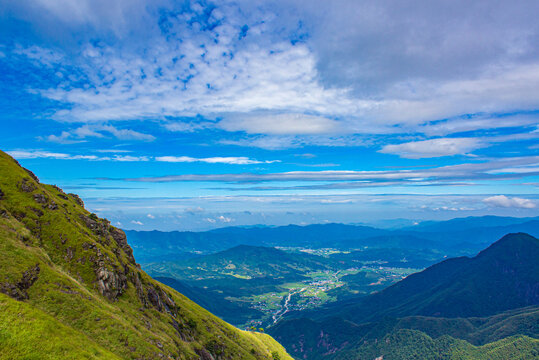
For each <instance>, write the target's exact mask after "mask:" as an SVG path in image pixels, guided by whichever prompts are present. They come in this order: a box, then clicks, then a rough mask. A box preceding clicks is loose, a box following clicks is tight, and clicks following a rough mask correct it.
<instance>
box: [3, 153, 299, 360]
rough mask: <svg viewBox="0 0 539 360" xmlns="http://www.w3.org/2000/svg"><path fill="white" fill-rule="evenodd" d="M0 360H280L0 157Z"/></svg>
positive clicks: (259, 337)
mask: <svg viewBox="0 0 539 360" xmlns="http://www.w3.org/2000/svg"><path fill="white" fill-rule="evenodd" d="M0 358H1V359H204V360H211V359H290V357H289V355H287V353H286V352H285V350H284V349H283V348H282V346H280V345H279V344H278V343H277V342H276V341H274V340H273V339H272V338H271V337H270V336H268V335H266V334H260V333H254V332H245V331H241V330H238V329H236V328H235V327H233V326H231V325H229V324H227V323H226V322H224V321H222V320H221V319H219V318H217V317H216V316H214V315H212V314H210V313H209V312H207V311H206V310H204V309H203V308H201V307H200V306H198V305H196V304H195V303H193V302H192V301H190V300H189V299H187V298H186V297H185V296H183V295H182V294H180V293H178V292H176V291H175V290H173V289H171V288H169V287H167V286H165V285H163V284H161V283H159V282H157V281H155V280H153V279H152V278H150V277H149V276H148V275H147V274H146V273H145V272H144V271H142V270H141V269H140V266H139V265H138V264H137V263H136V262H135V259H134V257H133V252H132V250H131V247H130V246H129V245H128V244H127V241H126V237H125V234H124V233H123V231H121V230H119V229H116V228H114V227H113V226H111V225H110V223H109V222H108V221H107V220H105V219H100V218H98V217H97V216H95V215H94V214H90V213H89V212H88V211H86V210H85V209H84V207H83V202H82V200H81V199H80V198H79V197H78V196H76V195H74V194H66V193H64V192H63V191H62V190H61V189H60V188H58V187H56V186H53V185H45V184H41V183H40V182H39V180H38V178H37V177H36V176H35V175H34V174H33V173H31V172H30V171H28V170H26V169H24V168H22V167H20V165H19V164H18V163H17V162H16V161H15V160H13V159H12V158H11V157H10V156H8V155H7V154H5V153H3V152H0Z"/></svg>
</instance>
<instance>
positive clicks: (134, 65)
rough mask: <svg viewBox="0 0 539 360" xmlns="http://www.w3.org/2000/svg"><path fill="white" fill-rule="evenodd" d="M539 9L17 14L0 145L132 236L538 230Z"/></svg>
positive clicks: (425, 6)
mask: <svg viewBox="0 0 539 360" xmlns="http://www.w3.org/2000/svg"><path fill="white" fill-rule="evenodd" d="M538 13H539V2H537V1H534V0H529V1H525V0H516V1H496V2H493V1H483V0H476V1H473V2H470V1H460V0H451V1H442V0H435V1H433V0H425V1H420V0H415V1H407V2H403V1H397V0H394V1H391V0H388V1H375V0H370V1H364V0H353V1H352V0H349V1H344V0H333V1H321V0H309V1H302V0H287V1H280V0H274V1H271V0H267V1H254V2H253V1H243V0H240V1H228V0H221V1H216V2H212V1H172V0H153V1H144V0H117V1H112V0H76V1H75V0H33V1H29V0H22V1H10V0H0V94H1V96H0V108H1V109H2V112H1V113H0V125H1V127H2V131H1V133H0V134H1V135H0V149H2V150H3V151H6V152H8V153H9V154H10V155H12V156H13V157H14V158H16V159H17V160H19V162H20V163H21V164H22V165H23V166H25V167H27V168H29V169H31V170H32V171H34V172H35V173H36V175H37V176H38V177H39V178H40V179H41V181H42V182H45V183H52V184H56V185H58V186H60V187H62V188H63V189H65V190H66V192H74V193H77V194H79V195H80V196H81V197H82V198H83V199H84V201H85V203H86V206H87V208H88V209H89V210H90V211H93V212H95V213H97V214H98V215H99V216H102V217H107V218H109V219H111V220H112V222H113V224H115V225H117V226H119V227H122V228H124V229H137V230H150V229H159V230H206V229H211V228H217V227H223V226H244V225H257V224H263V225H286V224H290V223H293V224H310V223H326V222H343V223H358V224H373V225H376V226H391V224H412V223H415V222H418V221H422V220H427V219H434V220H436V219H449V218H454V217H462V216H481V215H502V216H519V217H524V216H539V22H537V19H536V15H537V14H538ZM388 220H392V221H388Z"/></svg>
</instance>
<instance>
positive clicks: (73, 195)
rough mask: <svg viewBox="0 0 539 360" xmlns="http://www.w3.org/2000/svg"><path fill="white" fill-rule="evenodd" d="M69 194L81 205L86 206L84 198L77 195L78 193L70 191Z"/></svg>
mask: <svg viewBox="0 0 539 360" xmlns="http://www.w3.org/2000/svg"><path fill="white" fill-rule="evenodd" d="M67 195H68V196H71V198H72V199H73V200H75V202H76V203H77V204H79V205H80V206H82V207H84V201H82V199H81V198H80V197H79V196H78V195H77V194H72V193H69V194H67Z"/></svg>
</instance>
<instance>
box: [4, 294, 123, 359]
mask: <svg viewBox="0 0 539 360" xmlns="http://www.w3.org/2000/svg"><path fill="white" fill-rule="evenodd" d="M0 359H28V360H30V359H35V360H48V359H51V360H52V359H111V360H115V359H120V357H118V356H116V355H115V354H113V353H111V352H110V351H108V350H106V349H105V348H103V347H102V346H100V345H99V344H98V343H96V342H95V341H94V340H92V339H90V338H89V337H88V336H86V335H84V334H82V333H80V332H78V331H74V329H73V328H71V327H68V326H65V325H64V324H62V323H61V322H59V321H58V320H56V319H55V318H53V317H52V316H50V315H48V314H46V313H45V312H43V311H40V310H37V309H35V308H34V307H32V306H31V305H29V304H27V303H24V302H20V301H16V300H13V299H11V298H10V297H8V296H6V295H4V294H0Z"/></svg>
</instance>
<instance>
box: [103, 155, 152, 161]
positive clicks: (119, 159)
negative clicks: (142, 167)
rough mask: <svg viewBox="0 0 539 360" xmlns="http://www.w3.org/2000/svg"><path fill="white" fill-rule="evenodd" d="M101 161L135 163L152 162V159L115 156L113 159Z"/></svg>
mask: <svg viewBox="0 0 539 360" xmlns="http://www.w3.org/2000/svg"><path fill="white" fill-rule="evenodd" d="M101 160H112V161H120V162H135V161H150V158H149V157H147V156H130V155H114V156H113V157H112V158H101Z"/></svg>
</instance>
